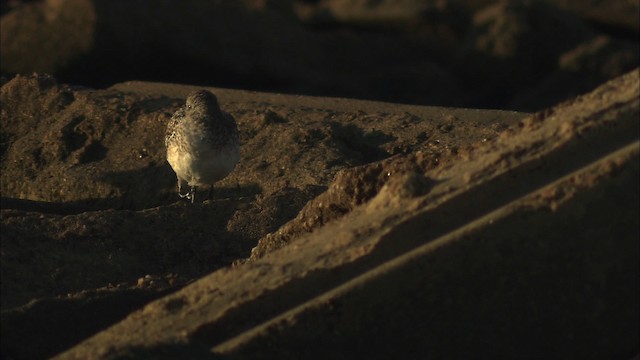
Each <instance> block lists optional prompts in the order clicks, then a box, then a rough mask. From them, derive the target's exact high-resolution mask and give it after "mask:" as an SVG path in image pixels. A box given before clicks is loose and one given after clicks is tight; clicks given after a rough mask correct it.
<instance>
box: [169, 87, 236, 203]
mask: <svg viewBox="0 0 640 360" xmlns="http://www.w3.org/2000/svg"><path fill="white" fill-rule="evenodd" d="M164 143H165V146H166V147H167V161H168V162H169V164H170V165H171V167H172V168H173V171H175V173H176V176H177V178H178V195H179V196H180V197H181V198H185V197H186V198H187V199H188V200H191V202H192V203H193V202H194V201H195V197H196V190H197V187H198V186H206V185H210V188H209V197H210V196H211V191H212V190H213V183H215V182H216V181H218V180H222V179H224V178H225V177H226V176H227V175H229V173H230V172H231V171H232V170H233V169H234V168H235V166H236V164H237V163H238V160H240V143H239V140H238V127H237V125H236V121H235V119H234V118H233V117H232V116H231V115H230V114H228V113H226V112H224V111H222V110H221V109H220V105H218V99H217V98H216V96H215V95H213V94H212V93H211V92H210V91H207V90H198V91H196V92H194V93H192V94H191V95H189V97H187V101H186V104H185V106H183V107H181V108H180V109H178V111H176V112H175V114H173V117H171V120H170V121H169V124H168V125H167V131H166V134H165V138H164ZM185 184H186V185H189V186H190V187H191V188H190V190H189V192H187V193H184V194H183V193H182V187H183V186H184V185H185Z"/></svg>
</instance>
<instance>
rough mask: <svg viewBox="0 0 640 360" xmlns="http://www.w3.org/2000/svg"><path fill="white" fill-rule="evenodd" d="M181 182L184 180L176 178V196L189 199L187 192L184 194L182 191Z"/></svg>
mask: <svg viewBox="0 0 640 360" xmlns="http://www.w3.org/2000/svg"><path fill="white" fill-rule="evenodd" d="M183 184H184V180H182V179H180V178H178V196H180V198H187V199H189V193H186V194H183V193H182V185H183Z"/></svg>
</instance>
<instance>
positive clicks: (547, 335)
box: [57, 71, 640, 359]
mask: <svg viewBox="0 0 640 360" xmlns="http://www.w3.org/2000/svg"><path fill="white" fill-rule="evenodd" d="M639 95H640V73H639V72H638V71H634V72H632V73H630V74H627V75H625V76H623V77H621V78H618V79H616V80H614V81H611V82H609V83H607V84H604V85H603V86H601V87H599V88H598V89H597V90H596V91H594V92H593V93H590V94H588V95H585V96H581V97H578V98H576V99H574V100H573V101H571V102H568V103H565V104H561V105H559V106H557V107H555V108H553V109H550V110H549V111H546V112H544V113H539V114H536V115H534V116H530V117H527V118H526V119H523V120H522V121H520V122H518V123H517V124H515V125H514V126H513V127H510V128H509V129H507V130H506V131H504V132H503V133H502V134H501V135H500V136H499V137H496V138H493V139H492V140H488V141H486V142H484V143H482V142H481V143H479V144H477V145H475V146H473V151H470V152H467V153H465V154H464V155H462V156H460V158H456V159H454V160H452V161H450V162H447V163H446V164H443V165H440V166H432V165H433V162H431V161H425V160H424V159H425V158H423V157H422V156H421V155H420V156H419V155H418V154H417V153H416V154H414V155H411V154H404V155H403V154H401V155H397V156H395V157H391V158H388V159H385V160H382V161H380V162H374V163H371V164H363V165H362V166H359V167H357V168H354V169H350V170H345V171H342V172H340V173H339V174H338V175H337V176H336V178H335V180H334V181H333V182H332V184H331V185H329V188H328V190H327V191H326V192H325V193H324V194H322V195H320V196H319V197H317V198H316V199H315V200H313V201H312V202H310V203H308V204H307V206H306V207H305V208H304V210H303V211H302V212H301V215H299V216H298V217H297V218H296V219H294V220H293V221H292V222H290V223H289V224H287V225H285V226H284V227H283V228H282V229H283V230H285V231H286V230H287V229H289V230H288V233H289V234H292V239H288V240H287V241H284V242H288V245H287V246H283V247H281V248H279V249H277V250H274V251H271V252H267V251H264V252H267V253H266V254H264V255H263V256H261V257H257V258H255V259H254V260H253V261H248V262H246V263H244V264H241V265H239V266H236V267H233V268H228V269H225V270H220V271H216V272H214V273H212V274H210V275H208V276H206V277H203V278H201V279H199V280H198V281H196V282H194V283H193V284H190V285H187V286H185V287H184V288H183V289H181V290H178V291H176V292H174V293H172V294H170V295H168V296H165V297H163V298H161V299H158V300H156V301H153V302H151V303H149V304H148V305H146V306H144V307H143V308H142V309H140V310H138V311H136V312H134V313H132V314H130V315H129V316H128V317H127V318H126V319H125V320H123V321H121V322H119V323H117V324H115V325H114V326H112V327H110V328H109V329H107V330H105V331H102V332H100V333H98V334H97V335H95V336H93V337H91V338H90V339H88V340H86V341H84V342H82V343H80V344H79V345H77V346H75V347H73V348H71V349H69V350H68V351H66V352H64V353H62V354H60V356H58V357H57V358H60V359H80V358H126V357H154V358H175V357H184V356H190V357H194V358H215V357H218V356H229V357H233V358H256V357H258V358H273V357H287V358H299V357H305V358H318V359H320V358H323V359H324V358H327V357H336V356H337V357H343V358H351V357H354V356H356V355H362V354H365V355H366V356H367V357H371V358H389V357H391V356H397V355H400V356H403V357H409V356H419V357H430V356H433V357H452V358H468V357H470V356H473V355H477V354H487V355H489V356H490V357H495V358H520V357H534V358H540V357H552V358H568V357H578V358H583V357H592V358H629V357H631V356H633V355H634V354H636V353H637V350H638V349H637V336H638V320H639V317H640V313H639V312H638V307H637V304H638V301H640V299H639V298H638V294H639V293H640V292H638V286H639V285H638V284H640V282H639V281H638V280H639V279H640V272H639V269H640V268H639V267H638V264H639V263H640V258H639V256H640V248H639V247H638V236H640V234H639V233H638V230H639V226H638V225H639V224H638V218H639V215H640V214H638V211H639V210H640V197H639V196H640V194H639V192H638V186H637V184H638V180H639V178H640V172H639V171H640V168H639V166H638V164H639V162H638V157H639V156H640V140H639V139H638V131H639V130H640V129H639V127H638V121H637V118H638V115H639V113H640V97H639ZM469 111H470V112H473V110H469ZM427 158H428V157H427ZM392 169H393V171H392ZM387 174H388V175H387ZM320 200H322V201H323V204H325V203H324V201H326V206H328V207H331V206H332V205H335V206H336V208H339V207H340V206H342V209H343V210H342V211H335V212H332V213H329V214H328V215H325V214H326V213H325V212H324V210H323V209H324V205H323V206H322V207H320V206H318V205H319V201H320ZM314 205H315V206H314ZM313 209H315V210H313ZM314 212H315V214H316V215H317V216H318V217H319V218H322V217H323V216H326V218H322V220H319V221H321V222H324V219H326V220H328V221H327V222H326V223H324V225H322V226H317V227H316V228H315V229H314V230H313V231H312V232H311V233H307V232H305V231H302V232H301V231H298V230H296V229H298V228H300V227H303V224H305V221H307V222H308V220H309V219H312V218H314V215H313V214H314ZM340 213H342V214H340ZM340 215H341V216H340ZM295 234H300V235H298V236H296V235H295ZM283 239H285V238H284V237H283V238H279V239H278V238H274V239H273V240H274V241H276V246H274V247H273V248H277V247H278V246H279V245H280V242H282V241H281V240H283ZM263 241H264V242H265V243H268V241H267V240H264V239H263ZM262 249H263V250H268V249H269V245H268V244H262ZM541 344H543V345H541Z"/></svg>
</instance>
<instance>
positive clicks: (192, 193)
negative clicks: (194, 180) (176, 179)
mask: <svg viewBox="0 0 640 360" xmlns="http://www.w3.org/2000/svg"><path fill="white" fill-rule="evenodd" d="M185 196H186V197H187V199H189V200H191V203H192V204H193V202H194V201H195V200H196V187H195V185H193V186H191V190H189V192H188V193H187V195H185Z"/></svg>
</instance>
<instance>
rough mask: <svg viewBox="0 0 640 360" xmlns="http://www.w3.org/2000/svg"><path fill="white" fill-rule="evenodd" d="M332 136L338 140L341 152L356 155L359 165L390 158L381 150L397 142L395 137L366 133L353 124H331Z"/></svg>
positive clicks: (380, 132) (381, 133)
mask: <svg viewBox="0 0 640 360" xmlns="http://www.w3.org/2000/svg"><path fill="white" fill-rule="evenodd" d="M330 128H331V136H332V137H333V139H335V140H337V141H336V142H337V144H338V146H339V147H340V148H341V150H343V151H346V152H350V153H354V155H355V156H353V157H355V158H357V159H358V160H359V161H358V162H359V164H366V163H370V162H374V161H378V160H382V159H384V158H387V157H389V155H390V154H389V153H388V152H387V151H386V150H384V149H382V148H380V146H381V145H384V144H386V143H388V142H390V141H393V140H396V137H395V136H392V135H389V134H386V133H383V132H382V131H379V130H374V131H371V132H368V133H365V132H364V131H363V130H362V129H360V128H359V127H357V126H355V125H353V124H346V125H344V124H341V123H339V122H331V123H330Z"/></svg>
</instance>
